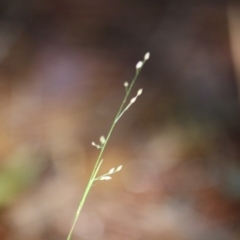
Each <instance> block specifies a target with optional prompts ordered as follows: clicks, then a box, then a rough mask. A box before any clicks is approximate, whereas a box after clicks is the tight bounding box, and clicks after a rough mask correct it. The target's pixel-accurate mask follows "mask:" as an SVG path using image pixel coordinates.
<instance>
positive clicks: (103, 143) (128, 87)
mask: <svg viewBox="0 0 240 240" xmlns="http://www.w3.org/2000/svg"><path fill="white" fill-rule="evenodd" d="M149 57H150V53H146V54H145V55H144V58H143V61H139V62H138V63H137V64H136V72H135V76H134V78H133V79H132V81H131V82H130V83H128V82H125V83H124V84H123V85H124V87H125V90H126V91H125V96H124V98H123V101H122V104H121V106H120V108H119V110H118V112H117V114H116V116H115V118H114V121H113V123H112V126H111V127H110V130H109V132H108V134H107V135H106V138H105V137H104V136H101V137H100V139H99V143H95V142H92V146H94V147H96V148H97V149H98V150H99V155H98V157H97V160H96V163H95V166H94V168H93V171H92V174H91V176H90V179H89V181H88V184H87V186H86V188H85V190H84V193H83V196H82V199H81V201H80V203H79V206H78V209H77V211H76V214H75V218H74V220H73V223H72V226H71V229H70V231H69V234H68V236H67V239H66V240H71V238H72V234H73V231H74V228H75V225H76V223H77V220H78V218H79V216H80V213H81V210H82V208H83V206H84V203H85V201H86V199H87V196H88V194H89V191H90V190H91V187H92V186H93V183H94V182H95V181H103V180H110V179H112V176H111V175H112V174H114V173H116V172H119V171H120V170H121V169H122V165H120V166H118V167H117V168H111V169H110V170H109V171H108V172H107V173H105V174H103V175H100V176H97V174H98V171H99V169H100V167H101V165H102V163H103V159H102V156H103V153H104V150H105V148H106V146H107V143H108V141H109V139H110V137H111V135H112V132H113V130H114V128H115V126H116V124H117V122H118V121H119V119H120V118H121V117H122V116H123V114H124V113H125V112H126V111H127V110H128V109H129V108H130V107H131V106H132V104H133V103H134V102H135V101H136V100H137V98H138V97H139V96H140V95H141V94H142V89H139V90H138V91H137V94H136V95H135V97H133V98H132V99H131V100H130V101H129V102H128V103H127V100H128V98H129V95H130V93H131V90H132V88H133V85H134V83H135V82H136V80H137V78H138V76H139V73H140V72H141V69H142V68H143V66H144V64H145V62H146V61H147V60H148V59H149Z"/></svg>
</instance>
